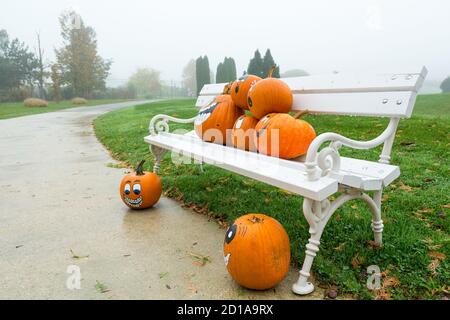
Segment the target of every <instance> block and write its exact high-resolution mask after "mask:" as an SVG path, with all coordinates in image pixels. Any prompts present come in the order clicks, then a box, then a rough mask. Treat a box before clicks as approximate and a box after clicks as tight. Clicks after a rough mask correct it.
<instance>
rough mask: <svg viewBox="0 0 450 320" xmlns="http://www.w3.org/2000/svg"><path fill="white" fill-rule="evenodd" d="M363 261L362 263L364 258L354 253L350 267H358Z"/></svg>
mask: <svg viewBox="0 0 450 320" xmlns="http://www.w3.org/2000/svg"><path fill="white" fill-rule="evenodd" d="M363 263H364V258H363V257H361V256H360V255H359V254H356V256H354V257H353V258H352V267H353V269H357V268H359V267H360V266H361V265H362V264H363Z"/></svg>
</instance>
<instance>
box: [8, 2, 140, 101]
mask: <svg viewBox="0 0 450 320" xmlns="http://www.w3.org/2000/svg"><path fill="white" fill-rule="evenodd" d="M59 23H60V28H61V37H62V39H63V45H62V47H61V48H58V49H56V50H55V54H56V61H54V62H49V61H47V60H46V59H45V56H44V50H42V48H41V38H40V35H39V34H37V48H36V49H35V50H34V51H32V50H31V49H30V48H29V47H28V46H27V45H26V44H25V43H24V42H22V41H20V40H19V39H17V38H15V39H11V38H10V37H9V35H8V33H7V31H6V30H0V101H21V100H24V99H25V98H28V97H39V98H42V99H52V100H55V101H59V100H61V99H70V98H73V97H77V96H78V97H84V98H88V99H89V98H99V97H108V95H111V97H112V96H114V97H119V96H120V97H119V98H132V97H134V96H135V92H134V91H133V90H130V89H129V88H128V87H123V88H118V89H107V88H106V78H107V77H108V75H109V70H110V67H111V63H112V61H111V60H105V59H103V58H102V57H101V56H100V55H99V54H98V50H97V39H96V34H95V31H94V29H93V28H92V27H89V26H86V25H85V24H84V22H83V20H82V19H81V17H80V16H79V15H78V14H77V13H75V12H73V11H71V12H66V13H63V14H62V15H61V16H60V18H59Z"/></svg>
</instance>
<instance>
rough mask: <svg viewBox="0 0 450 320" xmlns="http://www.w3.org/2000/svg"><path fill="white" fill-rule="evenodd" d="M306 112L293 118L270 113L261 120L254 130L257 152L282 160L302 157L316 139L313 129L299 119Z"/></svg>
mask: <svg viewBox="0 0 450 320" xmlns="http://www.w3.org/2000/svg"><path fill="white" fill-rule="evenodd" d="M305 113H307V111H300V112H298V113H297V114H296V115H295V116H291V115H289V114H287V113H271V114H268V115H267V116H265V117H264V118H262V119H261V120H260V121H259V122H258V124H257V125H256V128H255V136H256V137H255V139H256V143H257V147H258V152H260V153H262V154H266V155H269V156H278V157H280V158H283V159H292V158H296V157H299V156H301V155H304V154H305V153H306V152H307V151H308V148H309V145H310V144H311V142H312V141H313V140H314V138H315V137H316V132H315V131H314V128H313V127H312V126H311V125H310V124H309V123H308V122H306V121H304V120H301V119H299V118H300V117H301V115H302V114H305Z"/></svg>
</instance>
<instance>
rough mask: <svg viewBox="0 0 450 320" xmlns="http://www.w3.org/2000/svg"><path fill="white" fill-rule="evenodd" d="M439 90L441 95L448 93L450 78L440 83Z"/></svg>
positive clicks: (449, 90)
mask: <svg viewBox="0 0 450 320" xmlns="http://www.w3.org/2000/svg"><path fill="white" fill-rule="evenodd" d="M441 90H442V92H443V93H447V92H450V77H448V78H447V79H445V80H444V81H442V83H441Z"/></svg>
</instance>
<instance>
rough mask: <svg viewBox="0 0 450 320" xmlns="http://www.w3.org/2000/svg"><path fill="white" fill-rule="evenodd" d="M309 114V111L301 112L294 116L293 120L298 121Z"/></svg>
mask: <svg viewBox="0 0 450 320" xmlns="http://www.w3.org/2000/svg"><path fill="white" fill-rule="evenodd" d="M305 114H309V110H308V109H306V110H301V111H299V112H297V113H296V114H295V115H294V119H300V118H301V117H302V116H303V115H305Z"/></svg>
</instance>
